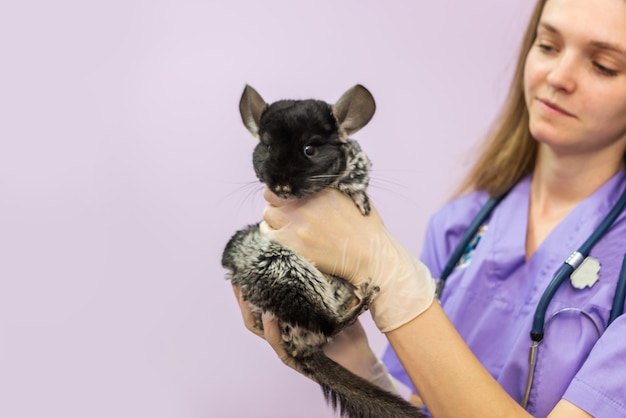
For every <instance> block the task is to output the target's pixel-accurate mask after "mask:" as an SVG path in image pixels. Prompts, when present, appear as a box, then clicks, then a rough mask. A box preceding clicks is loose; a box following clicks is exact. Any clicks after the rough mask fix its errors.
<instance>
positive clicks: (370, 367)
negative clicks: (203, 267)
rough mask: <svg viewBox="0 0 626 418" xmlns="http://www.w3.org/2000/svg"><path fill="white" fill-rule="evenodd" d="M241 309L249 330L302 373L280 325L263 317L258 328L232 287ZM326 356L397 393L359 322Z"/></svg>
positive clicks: (337, 339)
mask: <svg viewBox="0 0 626 418" xmlns="http://www.w3.org/2000/svg"><path fill="white" fill-rule="evenodd" d="M233 290H234V292H235V296H236V298H237V301H238V303H239V308H240V309H241V313H242V316H243V319H244V323H245V325H246V328H248V329H249V330H250V331H252V332H253V333H254V334H256V335H258V336H260V337H261V338H264V339H265V340H267V341H268V342H269V343H270V345H271V346H272V348H273V349H274V351H276V354H277V355H278V357H279V358H280V359H281V361H282V362H283V363H285V364H286V365H288V366H289V367H291V368H292V369H294V370H296V371H299V370H298V368H297V367H296V366H295V364H294V363H293V360H292V359H291V357H289V356H287V354H286V353H285V350H284V348H283V346H282V344H281V338H280V330H279V328H278V322H277V321H276V320H275V319H274V318H270V316H266V315H264V316H263V317H262V320H263V330H261V329H259V328H257V327H256V326H255V324H256V320H255V317H254V315H253V314H252V313H251V312H250V309H249V308H248V304H247V303H246V302H245V301H244V300H243V299H242V297H241V292H240V291H239V289H238V288H237V287H233ZM324 353H325V354H326V355H327V356H328V357H329V358H330V359H332V360H334V361H335V362H337V363H339V364H341V365H342V366H343V367H345V368H346V369H348V370H350V371H351V372H352V373H354V374H356V375H358V376H360V377H362V378H364V379H366V380H368V381H370V382H372V383H374V384H375V385H378V386H379V387H381V388H383V389H385V390H387V391H389V392H392V393H398V389H397V386H396V384H395V383H394V379H393V378H392V377H391V376H390V375H389V373H388V372H387V368H386V367H385V366H384V364H382V363H381V362H380V361H379V360H378V358H377V357H376V355H375V354H374V352H373V351H372V349H371V348H370V346H369V342H368V340H367V335H366V334H365V331H364V330H363V327H362V326H361V323H360V322H359V321H357V322H355V323H354V324H353V325H351V326H349V327H348V328H346V329H344V330H343V331H342V332H340V333H339V334H338V335H336V336H335V337H334V338H333V339H332V341H331V342H329V343H328V344H326V345H325V346H324Z"/></svg>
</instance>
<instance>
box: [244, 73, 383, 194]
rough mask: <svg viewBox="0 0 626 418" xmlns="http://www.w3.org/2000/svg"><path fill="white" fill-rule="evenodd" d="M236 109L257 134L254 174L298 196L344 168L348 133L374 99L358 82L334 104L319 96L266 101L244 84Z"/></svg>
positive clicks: (370, 111) (368, 113) (366, 117)
mask: <svg viewBox="0 0 626 418" xmlns="http://www.w3.org/2000/svg"><path fill="white" fill-rule="evenodd" d="M239 110H240V112H241V118H242V120H243V123H244V125H245V126H246V128H247V129H248V130H249V131H250V132H251V133H252V135H253V136H255V137H256V138H258V139H259V143H258V144H257V146H256V147H255V149H254V153H253V165H254V170H255V172H256V175H257V177H258V178H259V180H260V181H261V182H263V183H265V184H266V185H267V186H268V188H269V189H270V190H271V191H272V192H274V193H275V194H277V195H278V196H281V197H283V198H300V197H303V196H306V195H308V194H311V193H315V192H317V191H319V190H321V189H323V188H325V187H327V186H329V185H331V184H333V183H334V182H336V181H337V180H338V179H339V177H340V176H342V175H344V174H345V171H346V157H347V155H346V144H347V141H348V137H349V136H350V135H352V134H354V133H355V132H357V131H358V130H359V129H361V128H362V127H363V126H365V125H366V124H367V123H368V122H369V121H370V119H371V118H372V116H373V115H374V111H375V110H376V104H375V102H374V98H373V97H372V95H371V93H370V92H369V91H368V90H367V89H366V88H365V87H363V86H361V85H356V86H354V87H352V88H351V89H350V90H348V91H347V92H346V93H344V94H343V95H342V96H341V98H340V99H339V100H338V101H337V103H335V104H334V105H330V104H328V103H326V102H323V101H320V100H280V101H277V102H274V103H272V104H267V103H266V102H265V101H264V100H263V98H262V97H261V96H260V95H259V93H257V91H256V90H255V89H253V88H252V87H250V86H246V88H245V89H244V92H243V95H242V97H241V101H240V103H239Z"/></svg>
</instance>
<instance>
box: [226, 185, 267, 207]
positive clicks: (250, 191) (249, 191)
mask: <svg viewBox="0 0 626 418" xmlns="http://www.w3.org/2000/svg"><path fill="white" fill-rule="evenodd" d="M238 184H239V187H237V188H235V189H234V190H233V191H232V192H230V193H228V194H227V195H226V196H224V198H232V197H233V196H237V195H241V194H243V199H242V204H247V203H248V202H249V201H251V200H254V197H255V195H256V194H259V193H262V192H263V189H264V187H265V186H264V185H263V184H261V183H259V182H258V181H247V182H241V183H238Z"/></svg>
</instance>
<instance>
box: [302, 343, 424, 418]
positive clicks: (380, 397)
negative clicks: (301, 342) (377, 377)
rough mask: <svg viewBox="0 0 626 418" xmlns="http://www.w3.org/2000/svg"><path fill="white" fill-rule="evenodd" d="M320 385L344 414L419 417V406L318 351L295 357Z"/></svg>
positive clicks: (356, 417) (363, 417)
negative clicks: (302, 356)
mask: <svg viewBox="0 0 626 418" xmlns="http://www.w3.org/2000/svg"><path fill="white" fill-rule="evenodd" d="M296 362H297V363H299V365H300V366H301V367H302V369H303V371H304V372H305V373H306V374H307V375H309V376H310V377H311V378H313V379H314V380H315V381H316V382H317V383H319V385H320V386H321V387H322V392H323V393H324V397H325V398H326V401H327V402H328V403H329V404H330V405H331V406H332V407H333V409H334V410H335V411H339V413H340V415H341V417H345V418H420V417H425V415H423V414H422V413H421V412H420V410H419V409H418V408H417V407H415V406H413V405H411V404H410V403H408V402H407V401H405V400H404V399H402V398H400V397H399V396H397V395H394V394H392V393H390V392H387V391H386V390H384V389H381V388H379V387H378V386H376V385H374V384H373V383H370V382H368V381H367V380H365V379H362V378H361V377H359V376H357V375H355V374H353V373H351V372H350V371H348V370H347V369H345V368H344V367H343V366H341V365H339V364H338V363H336V362H334V361H333V360H331V359H329V358H328V357H326V355H324V353H323V352H322V351H319V352H316V353H313V354H309V355H308V356H307V357H306V358H304V359H301V358H299V359H296Z"/></svg>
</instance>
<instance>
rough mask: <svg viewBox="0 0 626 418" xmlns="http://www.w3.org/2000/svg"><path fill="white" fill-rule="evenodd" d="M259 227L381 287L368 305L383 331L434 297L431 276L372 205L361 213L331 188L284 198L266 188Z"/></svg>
mask: <svg viewBox="0 0 626 418" xmlns="http://www.w3.org/2000/svg"><path fill="white" fill-rule="evenodd" d="M264 196H265V199H266V200H267V201H268V202H269V203H270V205H269V206H268V207H266V208H265V211H264V213H263V219H264V222H263V223H262V224H261V232H262V233H263V234H264V235H265V236H266V237H267V238H269V239H272V240H276V241H278V242H279V243H281V244H282V245H285V246H287V247H289V248H291V249H293V250H294V251H296V252H297V253H298V254H300V255H302V256H303V257H305V258H307V259H308V260H310V261H312V262H313V263H315V265H316V266H317V268H319V269H320V270H321V271H324V272H326V273H330V274H334V275H337V276H340V277H343V278H345V279H346V280H349V281H350V282H352V284H354V285H355V286H357V287H358V286H359V285H360V284H362V283H363V282H364V281H369V282H370V285H373V286H378V287H379V288H380V292H379V293H378V295H377V296H376V297H375V298H374V302H373V303H372V305H370V310H371V312H372V317H373V318H374V322H375V323H376V325H377V326H378V328H379V329H380V330H381V331H382V332H389V331H392V330H394V329H396V328H399V327H400V326H402V325H404V324H406V323H407V322H409V321H411V320H412V319H413V318H415V317H417V316H418V315H419V314H421V313H422V312H424V311H425V310H426V309H428V307H430V305H431V304H432V302H433V300H434V299H435V281H434V279H433V278H432V276H431V275H430V272H429V270H428V268H426V266H425V265H424V264H423V263H421V262H420V261H419V260H417V259H416V258H415V257H414V256H412V255H411V254H410V253H409V252H408V251H407V250H406V249H405V248H404V247H403V246H402V245H400V244H399V243H398V242H397V241H396V240H395V239H394V238H393V237H392V236H391V234H390V233H389V232H388V231H387V229H386V228H385V226H384V225H383V222H382V220H381V218H380V216H379V215H378V212H377V211H376V209H375V208H373V207H372V213H371V214H370V215H369V216H363V215H362V214H361V213H360V211H359V210H358V209H357V208H356V206H355V205H354V203H353V202H352V200H351V199H350V198H349V197H347V196H346V195H344V194H343V193H341V192H339V191H337V190H335V189H325V190H323V191H321V192H319V193H317V194H315V195H314V196H310V197H306V198H303V199H298V200H285V199H281V198H279V197H277V196H276V195H274V194H272V193H271V192H269V191H268V190H266V191H265V194H264Z"/></svg>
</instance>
